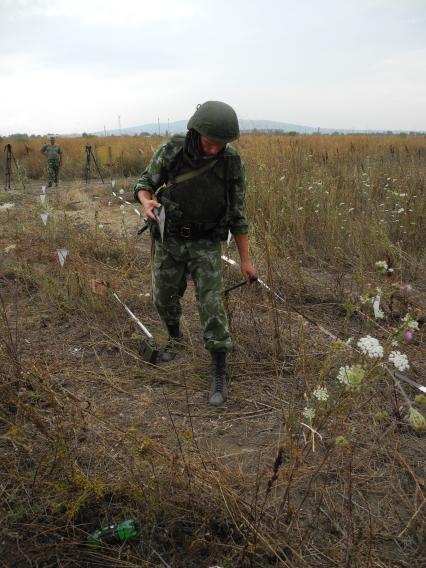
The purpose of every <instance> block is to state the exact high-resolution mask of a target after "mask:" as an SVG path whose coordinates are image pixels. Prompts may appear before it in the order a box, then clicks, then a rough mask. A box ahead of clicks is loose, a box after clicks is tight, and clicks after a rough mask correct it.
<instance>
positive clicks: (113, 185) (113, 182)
mask: <svg viewBox="0 0 426 568" xmlns="http://www.w3.org/2000/svg"><path fill="white" fill-rule="evenodd" d="M111 186H112V187H115V179H113V180H112V181H111Z"/></svg>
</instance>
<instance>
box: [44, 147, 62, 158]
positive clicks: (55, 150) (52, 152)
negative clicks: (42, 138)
mask: <svg viewBox="0 0 426 568" xmlns="http://www.w3.org/2000/svg"><path fill="white" fill-rule="evenodd" d="M41 151H42V152H43V154H47V159H48V160H52V161H56V162H59V161H60V159H61V154H62V150H61V147H60V146H59V144H44V145H43V147H42V149H41Z"/></svg>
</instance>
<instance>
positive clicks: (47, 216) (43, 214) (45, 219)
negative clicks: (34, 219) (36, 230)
mask: <svg viewBox="0 0 426 568" xmlns="http://www.w3.org/2000/svg"><path fill="white" fill-rule="evenodd" d="M40 217H41V220H42V221H43V225H46V223H47V220H48V219H49V213H42V214H41V215H40Z"/></svg>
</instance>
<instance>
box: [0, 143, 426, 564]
mask: <svg viewBox="0 0 426 568" xmlns="http://www.w3.org/2000/svg"><path fill="white" fill-rule="evenodd" d="M158 142H159V140H158V139H151V138H136V137H135V138H111V139H68V140H64V141H61V140H59V143H60V144H61V145H62V147H63V149H64V164H63V170H62V181H61V183H60V186H59V188H57V189H56V188H51V189H48V190H47V193H46V198H45V202H44V203H41V200H40V197H39V196H40V194H41V193H42V191H41V186H42V184H44V183H45V181H44V176H45V171H44V169H43V168H44V167H45V163H44V160H43V156H41V154H40V153H39V152H38V150H39V147H38V146H39V145H40V143H39V141H33V140H32V141H30V142H27V147H26V146H25V143H24V142H19V143H18V142H17V143H16V144H14V147H13V148H14V153H15V156H16V158H17V161H18V164H19V170H20V176H19V178H18V177H17V176H15V173H14V178H13V189H12V190H9V191H1V192H0V227H1V230H0V299H1V314H0V378H1V381H0V394H1V398H0V400H1V402H0V448H1V452H0V495H1V498H0V514H1V523H0V536H1V538H0V551H1V553H0V565H2V566H5V567H9V566H10V567H12V566H13V567H18V568H21V567H26V566H32V567H43V568H47V567H57V566H59V567H61V568H65V567H66V568H68V567H76V568H77V567H92V566H99V567H100V566H102V567H127V568H130V567H136V566H138V567H147V568H148V567H151V568H152V567H156V568H160V567H165V568H169V567H173V568H209V567H213V566H219V567H221V568H237V567H247V568H254V567H256V568H262V567H263V568H265V567H289V568H305V567H321V568H322V567H324V568H328V567H347V568H353V567H357V568H358V567H359V568H361V567H372V568H373V567H374V568H390V567H410V568H422V567H423V566H425V565H426V548H425V541H426V528H425V527H426V523H425V521H426V506H425V505H426V476H425V455H426V438H425V431H426V421H425V416H426V408H425V402H426V397H425V396H424V395H422V394H421V392H420V391H419V390H418V389H416V388H415V387H413V386H411V385H409V384H407V383H406V382H405V381H404V380H398V379H396V378H395V375H394V371H395V363H394V362H395V361H396V364H397V365H398V366H400V368H404V366H405V359H404V357H403V356H404V355H406V358H407V361H408V364H409V368H408V369H407V368H406V369H405V370H404V373H406V375H407V376H408V377H409V378H411V379H413V380H414V381H416V382H417V383H420V384H423V385H425V384H426V378H425V377H426V348H425V341H426V335H425V329H426V327H425V325H424V322H425V320H426V298H425V292H426V277H425V270H426V248H425V234H426V184H425V180H426V140H425V138H422V137H413V138H411V137H406V138H402V137H364V136H363V137H361V136H360V137H349V136H335V137H331V136H330V137H315V136H312V137H287V136H285V137H275V136H262V137H260V136H259V137H243V138H241V139H240V141H239V143H238V148H239V150H240V152H241V154H242V156H243V159H244V161H245V164H246V172H247V178H248V190H247V207H248V211H249V216H250V219H251V232H250V238H251V252H252V256H253V260H254V263H255V264H256V266H257V268H258V273H259V277H260V278H261V280H262V281H263V282H264V283H265V285H266V286H267V287H268V288H269V289H268V288H266V286H262V285H261V284H256V285H253V286H251V287H250V288H248V287H244V288H239V289H237V290H235V291H234V292H231V293H230V295H229V296H228V298H227V300H226V305H227V309H228V313H229V318H230V322H231V328H232V333H233V338H234V342H235V349H234V351H233V353H232V354H231V356H230V361H229V375H230V386H229V400H228V402H227V404H226V405H225V406H224V407H223V408H220V409H214V408H210V407H209V406H208V405H207V394H208V380H209V379H208V374H209V368H208V365H209V357H208V354H207V353H206V352H204V350H203V347H202V343H201V329H200V325H199V321H198V316H197V313H196V305H195V294H194V290H193V286H192V284H191V283H189V286H188V290H187V293H186V295H185V298H184V302H183V305H184V318H183V331H184V333H185V347H184V348H183V349H182V350H181V351H180V352H179V354H178V356H177V358H176V359H175V360H174V361H173V362H172V363H169V364H159V365H153V364H149V363H147V362H145V361H143V360H142V357H141V355H140V353H139V345H140V341H141V338H142V335H141V332H140V330H139V328H138V327H137V326H135V325H134V323H133V322H132V320H131V319H130V318H129V316H128V315H127V314H126V312H125V311H124V309H123V308H122V306H120V305H119V304H118V303H117V302H116V301H115V300H114V299H113V297H112V291H116V292H117V293H118V295H119V296H120V298H121V299H122V300H123V301H125V302H126V304H127V305H128V306H129V307H130V308H131V309H132V310H133V311H134V312H135V313H136V315H137V316H138V317H139V318H140V319H141V320H142V321H143V323H144V324H145V325H146V326H147V327H148V328H149V329H150V331H151V332H152V333H153V334H154V336H155V338H156V341H157V342H158V344H159V345H161V344H163V343H164V341H165V340H166V333H165V329H164V328H163V326H162V324H161V322H160V320H159V318H158V315H157V313H156V311H155V309H154V308H153V306H152V303H151V297H150V292H151V283H150V248H151V243H150V239H149V236H148V235H147V233H144V234H143V235H140V236H137V234H136V231H137V229H138V228H139V227H140V226H141V223H142V221H141V218H140V217H139V216H138V215H136V213H135V212H134V210H133V208H134V205H133V204H132V205H129V204H126V203H123V201H120V200H119V199H118V197H114V196H113V195H112V191H113V189H112V187H111V183H110V180H111V179H114V180H116V183H115V188H114V191H116V193H117V195H120V196H121V197H122V198H123V199H124V200H128V201H129V202H131V201H132V186H133V184H134V182H135V180H136V178H137V176H138V173H139V172H140V171H141V170H142V169H143V167H144V165H145V164H146V162H147V160H148V159H149V157H150V155H151V154H152V152H153V150H154V149H155V147H156V145H157V143H158ZM87 143H90V144H92V145H93V147H94V148H95V151H96V155H97V157H98V158H99V162H100V164H101V168H102V173H103V174H104V175H105V178H106V183H105V184H102V183H101V182H100V180H98V179H96V176H95V175H94V173H95V172H93V179H92V180H91V181H90V182H89V183H88V184H86V183H84V182H82V181H81V175H82V172H83V168H84V145H85V144H87ZM108 146H111V152H109V150H108ZM111 157H112V160H111ZM120 190H123V191H122V192H121V193H119V191H120ZM45 213H48V220H47V223H46V225H44V223H43V222H42V219H41V214H45ZM60 249H66V250H67V251H69V254H68V256H67V258H66V260H65V263H64V265H63V267H61V265H60V263H59V260H58V254H57V251H58V250H60ZM224 254H225V255H226V256H227V257H229V258H232V259H235V260H238V255H237V252H236V249H235V245H234V244H233V243H231V245H230V246H229V247H227V246H226V244H224ZM377 263H378V264H377ZM224 273H225V285H226V286H231V285H232V284H234V283H237V282H239V281H240V279H241V276H240V275H239V273H238V271H237V270H236V269H235V268H234V267H233V266H230V265H228V264H227V263H226V262H224ZM378 298H379V300H378ZM378 301H379V303H380V305H378ZM373 304H375V305H374V306H373ZM407 314H408V316H407ZM367 336H370V337H371V338H374V339H376V340H377V342H378V343H375V341H374V339H373V340H371V339H368V340H367V341H365V340H362V338H365V337H367ZM360 340H361V342H360ZM359 342H360V343H359ZM395 351H398V352H400V353H401V355H397V356H396V358H395V356H394V355H391V353H392V352H395ZM389 357H390V360H389ZM127 518H133V519H135V520H136V521H137V523H138V525H139V527H140V529H141V537H140V539H138V540H136V541H134V542H128V543H125V544H123V545H103V546H99V547H95V546H93V545H89V544H87V536H88V534H89V533H91V532H92V531H94V530H96V529H97V528H99V527H104V526H106V525H108V524H110V523H114V522H117V521H120V520H123V519H127Z"/></svg>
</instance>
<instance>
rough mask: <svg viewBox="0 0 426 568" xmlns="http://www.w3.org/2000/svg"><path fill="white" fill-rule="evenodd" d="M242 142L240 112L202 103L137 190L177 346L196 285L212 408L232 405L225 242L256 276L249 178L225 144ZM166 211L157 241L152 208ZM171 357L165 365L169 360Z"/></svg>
mask: <svg viewBox="0 0 426 568" xmlns="http://www.w3.org/2000/svg"><path fill="white" fill-rule="evenodd" d="M238 137H239V128H238V120H237V116H236V114H235V111H234V110H233V109H232V108H231V107H230V106H229V105H227V104H225V103H222V102H219V101H208V102H206V103H204V104H202V105H199V107H198V108H197V110H196V112H195V114H194V115H193V116H192V117H191V119H190V120H189V123H188V132H187V134H186V136H174V137H173V138H172V139H171V140H170V141H169V142H167V143H166V144H163V145H161V146H160V147H159V148H158V149H157V150H156V152H155V153H154V156H153V157H152V159H151V161H150V163H149V164H148V166H147V168H146V169H145V171H144V172H143V174H142V176H141V178H140V179H139V181H138V183H137V184H136V186H135V198H136V199H137V200H138V201H139V202H140V203H141V204H142V206H143V208H144V211H145V214H146V216H147V217H148V219H149V222H150V225H151V234H152V236H153V238H154V243H155V254H154V265H153V300H154V304H155V306H156V308H157V310H158V312H159V314H160V317H161V318H162V320H163V321H164V322H165V324H166V325H167V328H168V331H169V335H170V338H171V340H172V342H173V340H174V341H179V339H180V338H181V337H182V333H181V331H180V327H179V321H180V317H181V313H182V310H181V305H180V298H181V297H182V296H183V294H184V292H185V289H186V285H187V275H188V274H190V275H191V277H192V280H193V282H194V285H195V291H196V297H197V307H198V313H199V316H200V320H201V324H202V326H203V337H204V344H205V347H206V349H208V350H209V351H210V353H211V356H212V380H211V388H210V395H209V403H210V404H212V405H214V406H220V405H222V404H223V403H224V402H225V401H226V399H227V394H228V392H227V379H226V355H227V353H228V352H229V351H230V350H231V349H232V342H231V337H230V333H229V325H228V319H227V315H226V311H225V308H224V305H223V299H222V290H223V279H222V259H221V241H223V240H226V238H227V235H228V230H230V231H231V233H232V234H233V236H234V239H235V242H236V244H237V248H238V252H239V255H240V259H241V271H242V273H243V274H244V276H246V277H247V279H249V278H250V277H251V276H254V275H255V274H256V269H255V268H254V266H253V265H252V264H251V262H250V258H249V252H248V236H247V233H248V222H247V218H246V214H245V177H244V170H243V166H242V163H241V159H240V157H239V155H238V153H237V151H236V150H235V149H234V148H233V147H232V146H230V145H229V144H228V142H231V141H232V140H235V139H237V138H238ZM159 204H161V205H162V206H163V207H164V210H165V216H166V222H165V234H164V238H163V241H161V238H160V231H159V226H158V223H157V222H156V220H155V215H154V210H155V208H157V207H159ZM172 357H173V354H170V357H168V352H167V351H166V352H165V353H164V354H163V360H170V359H171V358H172Z"/></svg>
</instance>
